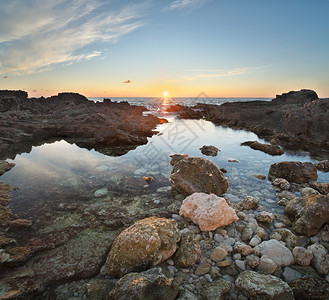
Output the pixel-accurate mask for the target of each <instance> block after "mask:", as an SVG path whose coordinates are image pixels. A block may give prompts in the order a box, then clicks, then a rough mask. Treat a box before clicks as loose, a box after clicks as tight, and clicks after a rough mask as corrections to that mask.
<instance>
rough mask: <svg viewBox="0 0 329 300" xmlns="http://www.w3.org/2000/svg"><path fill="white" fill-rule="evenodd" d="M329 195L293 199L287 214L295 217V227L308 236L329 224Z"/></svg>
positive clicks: (286, 209) (287, 207)
mask: <svg viewBox="0 0 329 300" xmlns="http://www.w3.org/2000/svg"><path fill="white" fill-rule="evenodd" d="M328 212H329V196H324V195H309V196H305V197H301V198H295V199H293V200H291V201H290V202H289V203H288V204H287V206H286V208H285V214H287V215H288V216H291V217H293V218H294V222H293V229H294V230H295V231H296V232H297V233H299V234H303V235H306V236H312V235H315V234H317V233H318V231H319V230H320V229H321V227H322V226H323V225H324V224H326V223H328V224H329V214H328Z"/></svg>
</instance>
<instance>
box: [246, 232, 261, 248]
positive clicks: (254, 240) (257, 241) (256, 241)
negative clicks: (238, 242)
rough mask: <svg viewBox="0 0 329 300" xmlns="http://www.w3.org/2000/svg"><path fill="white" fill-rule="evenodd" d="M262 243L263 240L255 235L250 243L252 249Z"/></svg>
mask: <svg viewBox="0 0 329 300" xmlns="http://www.w3.org/2000/svg"><path fill="white" fill-rule="evenodd" d="M261 242H262V239H261V238H260V237H259V236H258V235H255V236H254V237H253V238H252V239H251V240H250V242H249V245H250V246H251V247H255V246H257V245H259V244H260V243H261Z"/></svg>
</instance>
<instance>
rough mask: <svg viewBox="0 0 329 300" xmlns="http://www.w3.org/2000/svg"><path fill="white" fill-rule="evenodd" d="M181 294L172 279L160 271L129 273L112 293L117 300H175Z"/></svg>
mask: <svg viewBox="0 0 329 300" xmlns="http://www.w3.org/2000/svg"><path fill="white" fill-rule="evenodd" d="M178 294H179V286H178V285H177V284H176V283H175V282H174V281H173V279H172V278H167V277H166V276H164V275H163V274H161V273H160V271H159V270H154V269H151V270H148V271H146V272H142V273H129V274H127V275H125V276H124V277H122V278H120V279H119V281H118V282H117V284H116V285H115V288H114V289H113V290H112V292H111V299H116V300H126V299H131V300H141V299H148V300H174V299H176V297H177V296H178Z"/></svg>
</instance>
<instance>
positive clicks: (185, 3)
mask: <svg viewBox="0 0 329 300" xmlns="http://www.w3.org/2000/svg"><path fill="white" fill-rule="evenodd" d="M209 1H210V0H175V1H173V2H172V3H171V4H170V5H169V7H168V8H169V9H187V10H190V11H191V10H194V9H196V8H199V7H201V6H203V5H205V4H206V3H207V2H209Z"/></svg>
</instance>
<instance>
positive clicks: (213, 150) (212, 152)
mask: <svg viewBox="0 0 329 300" xmlns="http://www.w3.org/2000/svg"><path fill="white" fill-rule="evenodd" d="M200 150H201V153H202V154H204V155H207V156H217V153H218V151H220V150H219V149H218V148H217V147H215V146H211V145H210V146H202V147H201V148H200Z"/></svg>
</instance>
